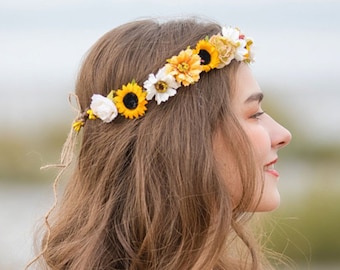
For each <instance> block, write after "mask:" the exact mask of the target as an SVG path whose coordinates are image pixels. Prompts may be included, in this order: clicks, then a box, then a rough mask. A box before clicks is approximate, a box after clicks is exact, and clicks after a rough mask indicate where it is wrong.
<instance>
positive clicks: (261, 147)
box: [213, 64, 291, 212]
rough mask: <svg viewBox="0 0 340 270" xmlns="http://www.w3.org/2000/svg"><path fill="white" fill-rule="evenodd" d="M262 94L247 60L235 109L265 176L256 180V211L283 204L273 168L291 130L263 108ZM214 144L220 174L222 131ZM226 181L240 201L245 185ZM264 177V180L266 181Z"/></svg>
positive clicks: (223, 159)
mask: <svg viewBox="0 0 340 270" xmlns="http://www.w3.org/2000/svg"><path fill="white" fill-rule="evenodd" d="M262 98H263V93H262V91H261V89H260V87H259V85H258V83H257V81H256V79H255V78H254V76H253V74H252V71H251V69H250V67H249V66H248V65H247V64H241V65H240V67H239V69H238V71H237V73H236V85H235V94H234V97H233V100H232V110H233V112H234V114H235V115H236V117H237V118H238V120H239V122H240V124H241V126H242V128H243V129H244V131H245V133H246V134H247V135H248V137H249V141H250V143H251V144H252V146H253V149H254V154H255V159H256V162H258V164H256V165H257V166H259V167H260V168H263V175H264V180H261V183H257V186H258V188H257V192H256V194H255V198H254V202H259V203H258V204H257V207H256V209H254V210H255V211H257V212H263V211H272V210H274V209H276V208H277V207H278V206H279V204H280V193H279V191H278V180H279V172H278V171H277V170H276V169H275V168H274V164H275V163H276V162H277V161H278V150H279V149H281V148H282V147H284V146H286V145H287V144H288V143H289V142H290V140H291V134H290V132H289V131H288V130H287V129H285V128H284V127H282V126H281V125H280V124H278V123H277V122H276V121H275V120H274V119H272V118H271V117H270V116H269V115H268V114H267V113H265V112H264V111H263V110H262V108H261V101H262ZM213 145H214V154H215V155H216V157H218V160H219V161H220V162H219V163H218V168H219V169H220V170H222V171H221V175H223V170H226V169H227V168H226V166H225V164H227V162H228V161H227V160H226V159H227V157H226V154H225V147H223V145H224V143H223V138H222V136H221V134H219V132H217V134H216V136H215V139H214V142H213ZM226 181H227V185H228V186H229V187H230V188H231V193H232V194H231V195H232V198H233V201H234V203H235V204H237V203H238V202H239V200H240V199H241V196H242V195H241V194H242V188H243V187H242V185H241V183H240V181H238V180H236V179H232V180H230V179H226ZM230 181H233V182H232V183H231V182H230ZM254 181H260V179H254ZM262 181H264V183H263V184H262ZM235 182H237V183H235ZM262 185H263V189H262ZM261 193H262V194H261Z"/></svg>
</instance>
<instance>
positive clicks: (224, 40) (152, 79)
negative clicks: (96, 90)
mask: <svg viewBox="0 0 340 270" xmlns="http://www.w3.org/2000/svg"><path fill="white" fill-rule="evenodd" d="M252 45H253V40H252V39H251V38H249V37H246V36H245V35H243V34H242V33H241V32H240V30H239V29H238V28H231V27H223V28H222V32H221V33H219V34H217V35H213V36H211V37H210V38H209V37H206V38H205V39H202V40H199V41H198V42H197V44H196V47H195V48H194V49H191V48H190V47H188V48H187V49H185V50H182V51H181V52H180V53H179V54H178V55H176V56H173V57H171V58H169V59H167V60H166V62H167V63H166V64H165V65H164V66H163V67H161V68H160V69H159V70H158V72H157V73H156V75H154V74H152V73H151V74H150V75H149V77H148V79H147V80H146V81H145V82H144V83H143V87H142V86H140V85H138V84H137V83H136V81H135V80H132V81H131V82H130V83H128V84H126V85H123V86H122V87H121V89H118V90H111V92H110V93H109V94H108V95H107V96H106V97H104V96H102V95H98V94H94V95H93V96H92V102H91V104H90V107H89V109H87V110H86V112H84V113H83V114H82V115H81V117H79V118H78V119H76V121H75V122H74V123H73V128H74V129H75V131H77V132H78V131H79V130H80V129H81V127H82V126H84V124H85V121H86V119H90V120H94V119H97V118H99V119H101V120H102V121H103V122H105V123H110V122H111V121H112V120H113V119H115V118H116V117H117V115H118V114H121V115H122V116H124V117H126V118H129V119H136V118H139V117H141V116H143V115H144V114H145V112H146V111H147V107H146V105H147V103H148V100H152V99H153V98H155V100H156V102H157V104H158V105H159V104H160V103H162V102H165V101H167V100H168V99H169V97H172V96H174V95H176V93H177V89H178V88H179V87H181V86H189V85H191V84H194V83H196V82H198V80H199V79H200V73H201V72H202V71H204V72H209V71H210V70H212V69H215V68H217V69H220V68H223V67H225V66H227V65H229V64H230V62H231V61H232V60H233V59H235V60H236V61H240V62H241V61H243V62H247V63H250V62H252V61H253V54H252V52H251V47H252Z"/></svg>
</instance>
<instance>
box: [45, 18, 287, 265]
mask: <svg viewBox="0 0 340 270" xmlns="http://www.w3.org/2000/svg"><path fill="white" fill-rule="evenodd" d="M188 46H189V47H188ZM251 47H252V40H251V39H250V38H246V37H245V36H244V35H243V34H242V33H240V31H239V30H238V29H234V28H221V27H220V26H219V25H217V24H214V23H210V22H200V21H197V20H192V19H188V20H178V21H168V22H165V23H161V24H160V23H158V22H155V21H151V20H143V21H136V22H132V23H128V24H125V25H122V26H120V27H118V28H116V29H114V30H112V31H110V32H109V33H107V34H106V35H104V36H103V37H102V38H101V39H100V40H99V41H98V42H97V43H96V44H95V45H94V46H93V48H92V49H91V51H90V52H89V54H88V56H87V58H86V59H85V61H84V63H83V66H82V69H81V71H80V74H79V77H78V81H77V85H76V95H77V97H78V99H79V103H80V107H81V112H82V114H81V116H80V117H79V118H78V119H77V120H76V121H75V122H74V125H73V127H74V129H75V130H76V131H77V132H81V133H82V143H81V146H80V152H79V156H78V159H77V163H76V165H75V169H74V173H73V175H72V177H71V179H70V181H69V183H68V186H67V188H66V190H65V194H64V198H63V201H62V204H61V206H60V208H59V209H58V211H57V213H55V214H54V215H53V217H50V218H49V220H50V221H49V222H47V225H48V232H47V234H46V236H45V238H44V241H43V250H42V253H41V255H42V256H41V258H42V260H41V261H42V265H43V266H45V267H46V268H47V269H176V270H178V269H263V268H264V267H266V269H268V268H267V265H266V263H265V261H263V258H262V255H261V252H260V250H259V248H258V246H257V244H256V241H255V240H254V239H253V238H252V237H251V236H250V235H249V234H248V233H246V231H245V229H244V224H245V222H246V221H247V220H248V219H249V217H250V216H251V215H252V213H253V212H257V211H271V210H273V209H275V208H276V207H277V206H278V205H279V201H280V196H279V193H278V190H277V181H278V177H279V174H278V172H277V171H276V170H275V169H274V164H275V163H276V162H277V158H278V155H277V152H278V150H279V149H281V148H282V147H284V146H285V145H287V144H288V143H289V141H290V139H291V135H290V133H289V132H288V131H287V130H286V129H285V128H283V127H282V126H280V125H279V124H278V123H276V122H275V121H274V120H273V119H272V118H270V116H269V115H267V114H266V113H264V112H263V111H262V108H261V100H262V98H263V94H262V92H261V89H260V87H259V85H258V84H257V82H256V80H255V79H254V77H253V75H252V73H251V70H250V68H249V65H248V63H249V62H251V61H252V52H251ZM80 130H81V131H80ZM66 147H68V145H67V146H66Z"/></svg>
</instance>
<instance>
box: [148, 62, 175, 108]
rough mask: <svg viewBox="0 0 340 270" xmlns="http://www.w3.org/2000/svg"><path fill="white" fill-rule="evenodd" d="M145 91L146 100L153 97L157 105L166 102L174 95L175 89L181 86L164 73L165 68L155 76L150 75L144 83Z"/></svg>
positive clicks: (173, 78)
mask: <svg viewBox="0 0 340 270" xmlns="http://www.w3.org/2000/svg"><path fill="white" fill-rule="evenodd" d="M143 86H144V88H145V89H146V93H147V94H146V99H147V100H151V99H152V98H153V97H155V100H156V101H157V104H158V105H159V104H160V103H161V102H164V101H167V100H168V99H169V97H172V96H174V95H176V93H177V91H176V89H177V88H178V87H180V86H181V84H180V83H178V82H177V81H176V79H175V77H174V76H172V75H171V74H167V73H166V68H165V67H163V68H161V69H160V70H158V72H157V74H156V76H155V75H154V74H150V75H149V78H148V80H146V81H145V82H144V85H143Z"/></svg>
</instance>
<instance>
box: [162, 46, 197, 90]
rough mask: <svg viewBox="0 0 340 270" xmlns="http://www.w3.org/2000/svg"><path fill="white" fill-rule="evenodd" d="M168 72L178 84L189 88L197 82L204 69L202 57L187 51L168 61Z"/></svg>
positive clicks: (189, 50)
mask: <svg viewBox="0 0 340 270" xmlns="http://www.w3.org/2000/svg"><path fill="white" fill-rule="evenodd" d="M167 62H168V64H166V72H167V73H168V74H171V75H172V76H174V77H175V79H176V81H177V82H178V83H181V84H183V85H184V86H188V85H190V84H193V83H195V82H197V81H198V80H199V78H200V73H201V72H202V70H203V68H202V66H201V57H199V55H197V54H194V52H193V50H191V49H189V48H188V49H186V50H183V51H181V52H180V53H179V55H177V56H173V57H171V58H170V59H168V60H167Z"/></svg>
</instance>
